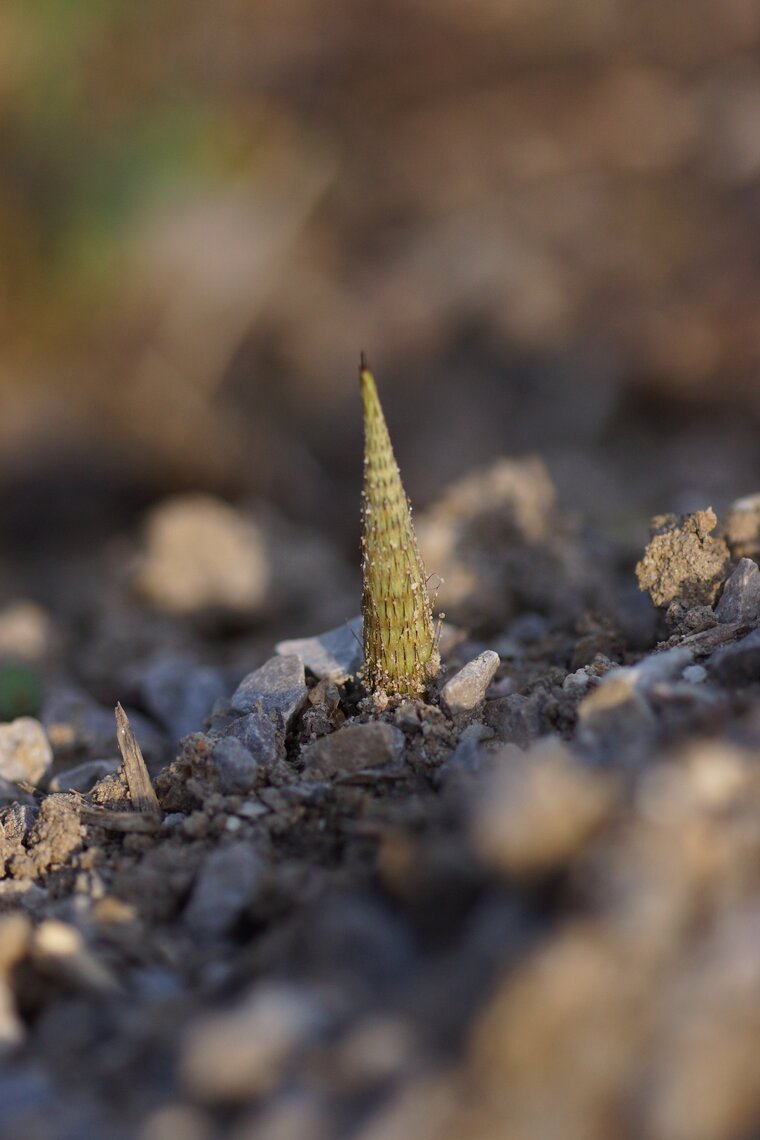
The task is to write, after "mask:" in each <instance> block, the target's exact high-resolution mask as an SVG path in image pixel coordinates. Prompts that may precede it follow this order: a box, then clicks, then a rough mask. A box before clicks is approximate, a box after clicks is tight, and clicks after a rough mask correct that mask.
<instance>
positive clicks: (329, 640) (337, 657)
mask: <svg viewBox="0 0 760 1140" xmlns="http://www.w3.org/2000/svg"><path fill="white" fill-rule="evenodd" d="M275 649H276V651H277V652H278V653H280V654H284V655H290V654H296V656H298V657H300V658H301V660H302V661H303V663H304V665H305V666H306V668H307V669H308V670H309V671H310V672H311V673H313V674H314V676H315V677H317V678H319V679H320V680H322V679H323V678H331V679H333V680H334V679H336V678H337V679H343V678H345V677H348V676H351V675H352V674H354V673H357V672H358V671H359V669H360V668H361V665H362V662H363V660H364V652H363V649H362V618H361V615H360V616H359V617H355V618H352V619H351V621H347V622H346V623H345V625H341V626H338V628H337V629H331V630H328V632H327V633H321V634H319V635H318V636H317V637H300V638H291V639H290V640H289V641H280V642H278V643H277V645H276V646H275Z"/></svg>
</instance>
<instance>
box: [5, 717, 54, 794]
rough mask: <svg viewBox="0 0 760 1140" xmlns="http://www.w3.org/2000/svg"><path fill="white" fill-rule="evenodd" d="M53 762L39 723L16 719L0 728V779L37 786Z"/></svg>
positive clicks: (48, 745) (50, 749) (43, 730)
mask: <svg viewBox="0 0 760 1140" xmlns="http://www.w3.org/2000/svg"><path fill="white" fill-rule="evenodd" d="M52 762H53V750H52V748H51V747H50V741H49V740H48V738H47V733H46V732H45V729H44V728H43V727H42V725H41V724H40V722H39V721H38V720H34V719H33V718H32V717H29V716H22V717H19V718H18V720H13V721H11V722H10V723H9V724H0V776H1V777H2V778H3V779H4V780H11V781H15V780H23V781H25V782H26V783H29V784H35V785H36V784H38V783H39V782H40V780H41V779H42V777H43V776H44V775H45V773H46V772H47V770H48V768H49V767H50V765H51V764H52Z"/></svg>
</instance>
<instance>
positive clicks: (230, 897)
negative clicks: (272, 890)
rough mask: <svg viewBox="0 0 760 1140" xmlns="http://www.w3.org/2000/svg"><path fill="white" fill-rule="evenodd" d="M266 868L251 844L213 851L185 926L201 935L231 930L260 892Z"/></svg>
mask: <svg viewBox="0 0 760 1140" xmlns="http://www.w3.org/2000/svg"><path fill="white" fill-rule="evenodd" d="M262 871H263V865H262V862H261V859H260V858H259V856H258V855H257V854H256V852H255V851H252V850H251V848H250V846H249V845H248V844H247V843H232V844H230V845H229V846H227V847H218V848H217V849H216V850H215V851H212V852H211V854H210V855H209V856H208V858H207V859H206V861H205V863H204V864H203V866H202V867H201V871H200V874H199V875H198V878H197V879H196V881H195V886H194V887H193V891H192V894H191V895H190V900H189V902H188V904H187V906H186V907H185V912H184V916H183V919H184V923H185V926H187V927H188V928H189V929H190V930H192V931H193V933H194V934H196V935H197V936H198V937H200V938H218V937H220V936H222V935H224V934H227V933H229V931H230V930H231V929H232V928H233V926H234V925H235V923H236V922H237V920H238V918H239V917H240V915H241V914H242V913H243V911H244V910H245V908H246V906H247V905H248V903H249V902H250V901H251V899H252V897H253V896H254V894H255V893H256V889H257V887H258V885H259V884H260V882H261V877H262Z"/></svg>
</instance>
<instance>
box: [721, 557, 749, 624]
mask: <svg viewBox="0 0 760 1140" xmlns="http://www.w3.org/2000/svg"><path fill="white" fill-rule="evenodd" d="M715 616H716V617H717V618H718V621H721V622H729V623H730V622H740V623H742V624H745V625H757V624H758V621H760V567H758V565H757V563H756V562H753V561H752V559H751V558H740V559H739V562H738V563H737V565H736V567H735V569H734V571H733V573H732V575H731V577H730V578H729V579H728V581H727V582H726V584H725V586H724V587H723V593H722V594H721V598H720V601H719V602H718V604H717V606H716V607H715Z"/></svg>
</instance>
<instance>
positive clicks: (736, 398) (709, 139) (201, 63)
mask: <svg viewBox="0 0 760 1140" xmlns="http://www.w3.org/2000/svg"><path fill="white" fill-rule="evenodd" d="M759 41H760V2H758V0H722V2H720V3H718V2H717V0H693V2H692V3H690V4H689V5H688V6H684V5H683V4H681V3H678V2H677V0H659V2H656V3H655V2H654V0H644V2H634V0H628V2H627V3H626V2H624V0H573V2H571V0H508V2H503V3H497V2H495V0H475V2H472V0H471V2H469V3H464V2H463V0H446V2H441V0H438V2H436V3H432V2H431V0H395V2H394V0H369V2H367V3H364V4H362V5H356V4H351V3H349V0H333V2H331V3H328V4H325V3H320V4H318V3H315V2H314V0H286V2H281V3H278V4H276V5H260V4H255V3H254V4H251V3H244V2H242V0H219V2H218V3H215V4H214V5H208V4H206V3H200V2H198V0H183V2H182V3H180V2H179V0H159V2H158V3H152V4H134V3H126V2H124V0H100V2H98V3H93V2H88V0H69V2H68V3H67V4H65V5H63V4H60V3H55V2H54V0H43V2H41V3H37V4H35V5H29V4H27V3H25V2H23V0H11V2H10V3H7V4H6V5H4V7H3V11H2V13H0V138H1V139H2V152H3V155H4V158H3V163H2V167H0V248H2V250H3V256H2V260H1V262H0V333H1V337H2V339H1V345H2V347H0V383H2V390H3V415H2V417H0V450H1V452H2V464H1V465H0V475H1V476H2V489H1V490H0V524H2V529H0V535H2V537H3V541H4V544H5V546H6V547H9V546H10V547H11V548H13V549H14V550H16V551H17V552H19V551H21V550H22V549H28V550H30V551H31V550H32V543H33V542H35V541H36V542H37V543H39V542H41V541H42V542H44V543H45V544H46V548H48V547H49V544H50V543H51V542H52V543H53V544H54V545H55V546H56V548H57V547H58V546H59V545H60V541H63V542H64V543H65V542H69V541H71V540H73V541H74V542H75V543H79V542H81V541H82V540H83V539H92V538H93V537H95V536H98V535H100V534H103V533H104V532H105V533H107V532H108V531H110V530H112V529H114V528H118V527H119V526H121V525H123V524H124V522H126V521H129V519H130V518H131V514H132V512H133V511H134V509H135V508H137V507H142V506H144V505H145V504H146V503H148V502H150V501H152V500H153V499H155V498H156V497H158V496H159V495H160V494H162V493H164V492H166V491H171V490H183V489H197V488H206V489H211V490H214V491H218V492H219V491H220V492H222V493H223V494H228V495H232V496H236V495H240V494H243V493H251V492H252V493H254V494H255V495H258V496H262V497H264V498H269V499H271V500H272V501H274V502H275V503H276V504H277V505H278V506H279V507H280V508H282V509H284V510H285V512H286V513H287V514H288V515H290V517H291V518H293V519H294V520H296V521H298V522H304V521H308V522H310V524H311V525H312V526H316V528H317V529H320V530H322V531H324V532H325V533H326V534H328V535H331V536H332V537H333V539H334V540H338V541H341V542H344V543H345V548H346V550H353V548H354V543H355V541H356V534H357V529H358V521H357V517H356V516H357V511H356V498H357V493H358V470H359V462H360V422H359V409H358V399H357V396H356V391H355V386H354V376H355V367H356V361H357V356H358V352H359V349H361V348H364V349H366V350H367V352H368V353H369V355H370V359H371V360H372V362H373V363H374V365H375V369H376V372H377V373H378V379H379V383H380V386H381V391H382V393H383V395H384V397H385V401H386V404H387V407H388V415H389V420H390V423H391V429H392V434H393V437H394V439H395V441H396V445H397V451H398V453H399V458H400V460H401V464H402V469H403V471H404V473H405V477H406V480H407V484H408V488H409V491H410V493H411V495H412V498H413V499H414V500H415V501H417V502H420V503H421V504H424V503H426V502H428V501H430V500H431V499H432V498H433V497H434V495H435V494H437V492H438V491H439V490H440V488H441V486H442V484H443V483H445V482H446V481H447V480H449V479H450V478H452V477H453V476H455V475H459V474H461V473H463V472H465V471H467V470H468V469H469V468H471V467H472V466H473V464H476V463H480V462H482V461H484V460H486V459H488V458H492V457H495V456H498V455H502V454H508V453H523V452H525V451H532V450H538V451H540V452H541V453H542V454H543V456H544V458H545V459H546V461H547V463H548V464H549V467H550V469H551V470H552V473H553V474H554V476H555V478H557V480H558V482H559V486H560V491H561V494H562V496H563V498H564V500H565V502H567V503H571V504H573V505H577V506H579V507H581V508H583V509H584V510H586V511H591V513H592V514H593V515H595V516H596V517H597V518H599V519H601V520H603V521H604V522H605V524H606V525H610V526H615V527H616V528H617V529H620V528H621V527H622V528H624V529H625V528H632V529H633V531H634V532H635V539H636V541H637V542H638V541H640V540H641V538H642V537H643V534H644V520H645V519H646V517H647V516H648V514H649V513H650V512H651V510H652V509H653V508H657V509H670V508H675V509H685V508H689V507H692V506H695V505H704V503H705V502H706V501H713V500H714V501H715V503H716V506H718V507H720V506H721V505H724V504H725V503H726V502H727V501H729V500H730V499H731V498H733V497H735V495H736V494H739V493H742V492H745V491H748V490H752V489H753V487H754V486H755V485H756V484H757V478H758V475H760V461H759V460H758V457H757V447H756V444H755V438H756V435H757V427H758V421H759V420H760V387H759V386H758V383H757V373H758V363H759V362H760V324H759V323H758V321H757V319H756V312H757V308H758V300H759V299H760V256H759V255H760V225H758V214H759V213H760V198H759V197H758V178H759V176H760V65H758V63H757V61H756V59H755V58H754V55H755V54H756V49H757V46H758V42H759Z"/></svg>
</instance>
